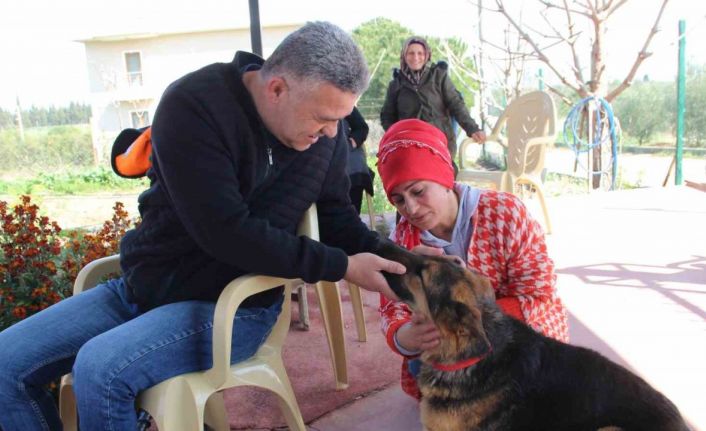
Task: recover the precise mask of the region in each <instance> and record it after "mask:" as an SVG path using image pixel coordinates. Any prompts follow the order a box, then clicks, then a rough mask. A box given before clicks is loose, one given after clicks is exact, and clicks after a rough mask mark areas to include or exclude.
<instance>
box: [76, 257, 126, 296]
mask: <svg viewBox="0 0 706 431" xmlns="http://www.w3.org/2000/svg"><path fill="white" fill-rule="evenodd" d="M114 272H117V273H120V272H122V271H121V270H120V255H119V254H115V255H113V256H107V257H102V258H100V259H96V260H94V261H92V262H90V263H89V264H88V265H86V266H84V267H83V268H82V269H81V271H80V272H79V273H78V275H77V276H76V281H74V295H78V294H79V293H81V292H83V291H84V290H87V289H90V288H92V287H95V286H96V285H97V284H98V282H99V281H100V279H101V278H102V277H104V276H106V275H108V274H111V273H114Z"/></svg>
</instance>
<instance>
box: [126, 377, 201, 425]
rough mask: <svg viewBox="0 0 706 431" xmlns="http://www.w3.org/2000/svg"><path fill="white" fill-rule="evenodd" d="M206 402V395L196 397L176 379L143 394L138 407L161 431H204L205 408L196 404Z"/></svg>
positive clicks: (160, 384) (187, 385) (191, 390)
mask: <svg viewBox="0 0 706 431" xmlns="http://www.w3.org/2000/svg"><path fill="white" fill-rule="evenodd" d="M207 398H208V394H207V393H206V394H198V395H197V394H195V393H194V389H193V388H191V387H190V385H189V384H188V383H187V382H186V381H185V380H184V379H183V378H180V377H178V376H177V377H173V378H171V379H169V380H165V381H164V382H162V383H159V384H158V385H156V386H152V387H151V388H149V389H147V390H145V391H144V392H142V393H141V394H140V395H139V396H138V399H137V405H138V406H139V408H141V409H144V410H146V411H147V412H148V413H149V414H150V415H151V416H152V419H153V420H154V422H155V424H156V425H157V428H158V429H160V430H169V431H203V429H204V427H203V423H204V413H205V407H206V406H205V405H202V404H200V403H199V401H198V400H206V399H207ZM202 402H203V401H202Z"/></svg>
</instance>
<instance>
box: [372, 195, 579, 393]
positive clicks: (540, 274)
mask: <svg viewBox="0 0 706 431" xmlns="http://www.w3.org/2000/svg"><path fill="white" fill-rule="evenodd" d="M471 222H472V223H473V233H472V236H471V241H470V244H469V246H468V262H467V267H468V269H470V270H473V271H475V272H477V273H479V274H481V275H484V276H486V277H487V278H488V279H489V280H490V282H491V284H492V285H493V288H494V289H495V296H496V298H497V302H498V305H499V306H500V307H501V308H502V309H503V311H504V312H505V313H506V314H508V315H510V316H513V317H515V318H517V319H520V320H522V321H523V322H525V323H526V324H528V325H529V326H530V327H532V328H534V329H535V330H536V331H538V332H541V333H542V334H544V335H547V336H549V337H552V338H555V339H557V340H560V341H564V342H568V339H569V334H568V321H567V314H566V310H565V309H564V306H563V304H562V303H561V300H560V299H559V298H558V297H557V293H556V288H555V282H556V275H555V274H554V262H553V261H552V260H551V259H550V258H549V256H548V255H547V246H546V244H545V242H544V232H543V230H542V228H541V227H540V225H539V223H537V221H536V220H534V219H533V218H532V217H531V216H530V215H529V213H528V211H527V208H526V207H525V205H524V204H523V203H522V201H520V200H519V199H518V198H517V197H515V196H514V195H512V194H509V193H505V192H497V191H493V190H482V191H481V195H480V199H479V201H478V206H477V208H476V211H475V213H474V214H473V215H472V216H471ZM419 237H420V232H419V230H418V229H417V228H415V227H414V226H412V224H411V223H409V222H408V221H407V220H406V219H404V218H403V219H402V220H400V222H399V223H398V225H397V227H396V229H395V232H394V235H393V240H394V241H395V242H396V243H397V244H399V245H402V246H404V247H406V248H407V249H412V248H413V247H415V246H417V245H419V244H420V239H419ZM379 311H380V314H381V316H382V321H381V325H382V332H383V334H384V335H385V338H386V339H387V344H388V345H389V346H390V348H391V349H392V350H393V351H394V352H396V353H398V354H400V355H402V353H401V352H400V351H399V350H398V349H397V347H396V346H395V341H394V336H395V333H396V332H397V330H398V329H399V328H400V327H401V326H402V325H404V324H405V323H407V322H409V321H410V318H411V311H410V309H409V308H408V307H407V305H406V304H404V303H402V302H394V301H390V300H388V299H387V298H385V297H383V296H381V297H380V309H379ZM409 359H412V358H411V357H405V358H404V361H403V363H402V389H403V390H404V391H405V392H406V393H408V394H409V395H411V396H413V397H416V398H419V397H420V394H419V389H418V388H417V383H416V381H415V380H414V377H412V375H411V374H410V373H409V371H408V365H407V361H408V360H409Z"/></svg>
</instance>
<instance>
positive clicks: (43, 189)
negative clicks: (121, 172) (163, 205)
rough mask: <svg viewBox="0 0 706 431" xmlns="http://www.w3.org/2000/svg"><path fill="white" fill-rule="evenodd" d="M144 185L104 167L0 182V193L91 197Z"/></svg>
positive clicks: (140, 187) (145, 180)
mask: <svg viewBox="0 0 706 431" xmlns="http://www.w3.org/2000/svg"><path fill="white" fill-rule="evenodd" d="M148 184H149V181H148V180H147V179H139V180H134V179H125V178H120V177H118V176H117V175H115V173H113V171H112V170H110V169H108V168H87V169H83V170H79V171H77V172H58V173H39V174H38V175H36V176H34V177H33V178H17V179H4V180H0V194H3V195H22V194H26V195H36V194H54V195H74V194H92V193H99V192H106V191H134V190H143V189H145V188H146V187H147V186H148Z"/></svg>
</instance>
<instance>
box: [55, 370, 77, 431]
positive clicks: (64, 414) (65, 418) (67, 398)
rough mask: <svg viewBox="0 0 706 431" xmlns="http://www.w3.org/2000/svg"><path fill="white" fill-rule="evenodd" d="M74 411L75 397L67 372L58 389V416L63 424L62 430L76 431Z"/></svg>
mask: <svg viewBox="0 0 706 431" xmlns="http://www.w3.org/2000/svg"><path fill="white" fill-rule="evenodd" d="M76 412H77V410H76V397H75V396H74V390H73V385H72V378H71V375H70V374H68V375H66V376H64V378H63V379H62V381H61V389H60V390H59V417H60V418H61V423H62V424H63V425H64V431H78V417H77V415H76Z"/></svg>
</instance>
